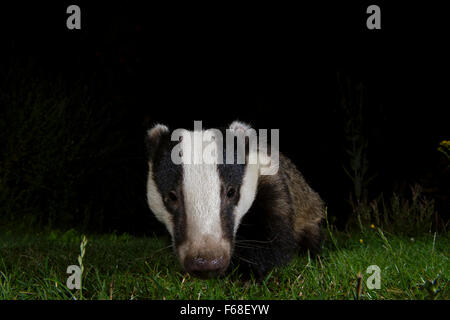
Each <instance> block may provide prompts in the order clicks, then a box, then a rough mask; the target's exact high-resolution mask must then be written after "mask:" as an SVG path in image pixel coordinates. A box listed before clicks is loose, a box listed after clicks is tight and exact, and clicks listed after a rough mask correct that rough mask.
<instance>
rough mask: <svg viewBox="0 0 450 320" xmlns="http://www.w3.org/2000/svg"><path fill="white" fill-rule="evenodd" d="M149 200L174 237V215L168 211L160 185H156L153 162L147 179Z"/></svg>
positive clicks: (157, 216)
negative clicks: (159, 188)
mask: <svg viewBox="0 0 450 320" xmlns="http://www.w3.org/2000/svg"><path fill="white" fill-rule="evenodd" d="M147 202H148V205H149V207H150V209H151V210H152V211H153V213H154V214H155V217H156V218H157V219H158V220H159V221H160V222H162V223H164V225H165V226H166V228H167V230H168V231H169V233H170V235H171V236H172V238H173V221H172V215H171V214H170V213H169V211H167V209H166V206H165V205H164V202H163V199H162V197H161V194H160V192H159V190H158V187H157V186H156V182H155V179H154V177H153V165H152V163H151V162H150V163H149V174H148V179H147Z"/></svg>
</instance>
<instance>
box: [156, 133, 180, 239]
mask: <svg viewBox="0 0 450 320" xmlns="http://www.w3.org/2000/svg"><path fill="white" fill-rule="evenodd" d="M177 143H178V142H177V141H170V136H169V135H167V137H164V139H161V141H160V144H159V146H158V148H157V149H156V150H155V153H154V155H153V177H154V179H155V183H156V187H157V188H158V191H159V193H160V194H161V197H162V199H163V203H164V206H165V207H166V209H167V211H168V212H169V213H170V214H171V215H172V217H171V218H172V221H173V227H174V230H173V231H174V232H173V238H174V239H173V241H174V242H175V245H176V246H178V245H179V244H181V243H183V242H184V241H185V239H186V213H185V204H184V196H183V187H182V184H183V167H182V165H181V164H175V163H173V161H172V159H171V152H172V149H173V147H174V146H175V145H176V144H177ZM174 196H175V197H176V198H174Z"/></svg>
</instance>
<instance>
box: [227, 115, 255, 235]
mask: <svg viewBox="0 0 450 320" xmlns="http://www.w3.org/2000/svg"><path fill="white" fill-rule="evenodd" d="M251 129H252V127H251V126H250V125H249V124H246V123H244V122H241V121H238V120H236V121H233V123H231V124H230V130H233V131H241V132H242V133H243V134H246V133H248V131H249V130H251ZM250 151H251V150H250ZM254 151H257V150H254ZM251 152H252V151H251ZM249 156H250V155H249ZM258 177H259V165H258V164H256V163H255V164H247V166H246V168H245V173H244V177H243V178H242V184H241V189H240V197H239V202H238V204H237V206H236V208H235V209H234V215H235V220H234V233H235V234H236V232H237V229H238V228H239V224H240V221H241V219H242V218H243V217H244V215H245V214H246V213H247V211H248V210H249V209H250V207H251V206H252V204H253V201H254V200H255V196H256V189H257V187H258Z"/></svg>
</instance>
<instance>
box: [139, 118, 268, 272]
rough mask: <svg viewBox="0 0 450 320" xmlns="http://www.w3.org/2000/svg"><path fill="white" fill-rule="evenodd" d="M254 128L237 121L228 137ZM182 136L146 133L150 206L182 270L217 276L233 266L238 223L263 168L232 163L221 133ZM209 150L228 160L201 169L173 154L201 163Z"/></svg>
mask: <svg viewBox="0 0 450 320" xmlns="http://www.w3.org/2000/svg"><path fill="white" fill-rule="evenodd" d="M250 129H251V128H250V127H249V126H248V125H246V124H243V123H241V122H237V121H235V122H233V123H232V124H231V125H230V127H229V130H228V132H233V131H235V132H241V133H242V132H244V133H245V131H246V130H250ZM177 131H178V136H177V137H173V132H170V131H169V129H168V128H167V127H166V126H164V125H161V124H158V125H155V126H154V127H153V128H152V129H150V130H149V131H148V132H147V137H146V143H147V149H148V157H149V160H148V163H149V174H148V180H147V200H148V204H149V206H150V209H151V210H152V212H153V213H154V214H155V216H156V218H157V219H158V220H159V221H161V222H162V223H163V224H164V225H165V226H166V227H167V230H168V231H169V233H170V234H171V236H172V242H173V247H174V250H175V253H176V255H177V257H178V260H179V262H180V264H181V265H182V267H183V268H184V269H185V270H186V271H187V272H189V273H190V274H192V275H194V276H197V277H202V278H205V277H213V276H217V275H220V274H223V273H224V271H225V270H226V269H227V267H228V265H229V263H230V258H231V256H232V253H233V245H234V238H235V235H236V232H237V229H238V226H239V223H240V221H241V219H242V217H243V216H244V215H245V213H247V211H248V210H249V209H250V207H251V205H252V203H253V201H254V199H255V195H256V190H257V183H258V177H259V168H258V165H257V164H248V163H245V162H244V163H243V164H239V163H236V162H234V163H232V164H227V161H225V154H226V143H225V141H224V140H225V139H223V141H220V140H219V139H215V138H217V137H218V135H217V132H218V130H217V129H209V130H201V131H200V132H198V131H188V130H181V131H179V130H177ZM196 134H202V136H203V139H205V138H204V137H209V138H206V139H207V140H209V143H205V141H203V143H202V144H201V146H199V145H198V143H197V144H195V143H194V140H195V135H196ZM223 137H225V135H223ZM173 140H175V141H173ZM219 142H220V144H219ZM193 145H194V146H193ZM222 146H223V149H222ZM211 147H213V148H211ZM207 148H210V151H211V150H213V152H212V153H213V154H215V155H217V156H218V155H223V158H224V159H223V161H222V162H223V163H221V162H220V161H219V160H218V159H219V158H217V157H216V158H213V161H208V162H207V163H205V162H203V163H200V164H199V163H197V162H196V161H181V163H177V161H174V159H173V155H174V154H176V155H179V156H180V157H183V159H185V160H186V159H187V157H188V156H189V157H191V159H195V158H197V159H199V158H201V157H202V156H203V155H204V154H205V152H206V149H207ZM221 150H222V151H223V153H221V152H220V151H221ZM233 152H234V153H236V150H233ZM188 153H189V154H188ZM247 156H248V155H247Z"/></svg>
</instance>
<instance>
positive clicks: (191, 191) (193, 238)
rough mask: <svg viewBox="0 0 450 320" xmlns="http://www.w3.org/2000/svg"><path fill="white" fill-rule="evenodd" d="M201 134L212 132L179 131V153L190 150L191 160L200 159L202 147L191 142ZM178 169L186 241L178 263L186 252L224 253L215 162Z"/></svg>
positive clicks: (191, 163) (219, 183) (194, 164)
mask: <svg viewBox="0 0 450 320" xmlns="http://www.w3.org/2000/svg"><path fill="white" fill-rule="evenodd" d="M205 132H207V133H208V134H211V135H214V132H210V131H209V130H207V131H202V132H198V131H187V130H185V131H183V132H182V135H183V139H182V141H181V150H182V151H183V150H187V149H190V151H191V156H192V157H193V158H196V157H197V158H201V157H202V156H203V152H204V149H205V145H202V144H200V145H199V144H195V143H194V144H192V142H193V141H194V135H196V134H197V135H203V134H204V133H205ZM212 143H214V142H212ZM187 144H191V145H190V146H188V145H187ZM183 153H184V152H183ZM182 165H183V195H184V205H185V212H186V236H187V241H186V243H183V244H182V245H181V246H180V247H179V255H180V258H181V260H183V259H184V257H185V256H186V254H188V252H189V253H190V254H196V252H197V253H198V252H201V251H202V250H210V251H214V250H224V251H225V252H227V250H229V244H228V243H226V242H225V241H224V239H223V232H222V224H221V217H220V209H221V196H220V195H221V192H220V188H221V182H220V177H219V172H218V169H217V158H216V159H215V162H213V163H202V164H198V163H195V162H190V163H183V164H182Z"/></svg>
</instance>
